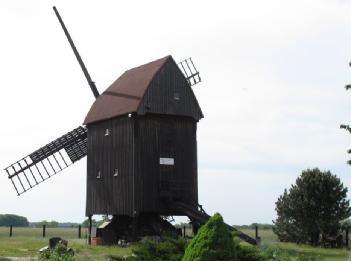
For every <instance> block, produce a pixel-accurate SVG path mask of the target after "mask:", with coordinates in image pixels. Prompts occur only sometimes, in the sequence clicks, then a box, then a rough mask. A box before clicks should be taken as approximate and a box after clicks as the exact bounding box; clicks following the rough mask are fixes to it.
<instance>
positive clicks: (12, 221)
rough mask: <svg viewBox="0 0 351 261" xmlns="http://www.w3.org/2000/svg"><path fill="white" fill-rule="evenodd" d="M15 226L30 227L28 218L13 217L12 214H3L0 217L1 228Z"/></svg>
mask: <svg viewBox="0 0 351 261" xmlns="http://www.w3.org/2000/svg"><path fill="white" fill-rule="evenodd" d="M11 225H12V226H15V227H28V225H29V222H28V219H27V218H26V217H22V216H17V215H12V214H3V215H0V227H1V226H7V227H8V226H11Z"/></svg>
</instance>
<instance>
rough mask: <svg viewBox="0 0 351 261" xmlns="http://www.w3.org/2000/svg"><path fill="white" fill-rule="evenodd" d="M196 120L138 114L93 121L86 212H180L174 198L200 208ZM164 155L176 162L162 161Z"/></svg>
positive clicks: (164, 213)
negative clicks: (164, 162)
mask: <svg viewBox="0 0 351 261" xmlns="http://www.w3.org/2000/svg"><path fill="white" fill-rule="evenodd" d="M196 123H197V122H196V121H195V120H194V119H193V118H190V117H176V116H162V115H145V116H138V115H133V116H132V117H128V116H125V117H119V118H115V119H112V120H110V121H103V122H100V123H95V124H92V125H89V126H88V171H87V172H88V173H87V202H86V214H87V215H92V214H118V215H130V216H132V215H133V213H134V210H135V211H136V212H135V213H136V214H139V213H141V212H156V213H159V214H162V215H177V214H181V213H179V212H177V211H176V210H175V209H173V208H172V204H171V202H172V201H174V200H177V201H181V202H184V203H187V204H189V205H192V206H194V208H195V207H196V206H197V202H198V198H197V151H196V150H197V145H196V144H197V142H196ZM106 129H109V135H108V136H105V131H106ZM160 158H173V159H174V165H162V164H160ZM115 169H118V176H117V177H115V176H113V175H114V173H115ZM98 171H100V172H101V177H100V178H99V179H98V178H97V175H98Z"/></svg>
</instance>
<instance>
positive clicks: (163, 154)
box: [159, 122, 176, 199]
mask: <svg viewBox="0 0 351 261" xmlns="http://www.w3.org/2000/svg"><path fill="white" fill-rule="evenodd" d="M159 152H160V153H159V155H160V156H159V193H160V197H161V198H163V199H172V198H173V196H174V195H173V192H172V187H173V183H174V178H175V164H176V162H175V129H174V126H173V124H172V122H167V123H163V124H162V125H161V128H160V133H159Z"/></svg>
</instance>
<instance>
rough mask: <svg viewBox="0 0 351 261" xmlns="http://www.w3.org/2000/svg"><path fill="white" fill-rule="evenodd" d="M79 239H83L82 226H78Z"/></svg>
mask: <svg viewBox="0 0 351 261" xmlns="http://www.w3.org/2000/svg"><path fill="white" fill-rule="evenodd" d="M78 238H82V226H81V225H79V226H78Z"/></svg>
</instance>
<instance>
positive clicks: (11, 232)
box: [10, 225, 12, 237]
mask: <svg viewBox="0 0 351 261" xmlns="http://www.w3.org/2000/svg"><path fill="white" fill-rule="evenodd" d="M10 237H12V225H10Z"/></svg>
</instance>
